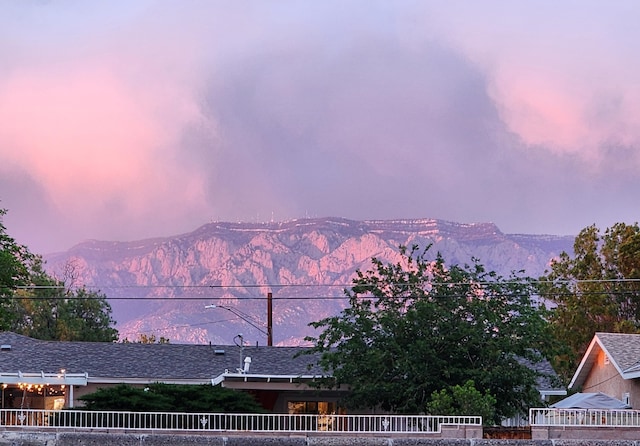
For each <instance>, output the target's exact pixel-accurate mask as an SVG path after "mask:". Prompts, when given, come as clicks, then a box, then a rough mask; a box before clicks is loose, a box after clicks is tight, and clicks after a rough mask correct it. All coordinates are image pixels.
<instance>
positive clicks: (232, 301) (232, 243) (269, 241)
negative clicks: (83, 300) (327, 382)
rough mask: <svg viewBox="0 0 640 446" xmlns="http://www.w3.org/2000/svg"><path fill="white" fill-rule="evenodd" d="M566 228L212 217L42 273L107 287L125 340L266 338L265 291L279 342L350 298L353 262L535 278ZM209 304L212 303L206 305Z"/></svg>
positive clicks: (64, 259) (60, 262) (78, 249)
mask: <svg viewBox="0 0 640 446" xmlns="http://www.w3.org/2000/svg"><path fill="white" fill-rule="evenodd" d="M573 241H574V237H573V236H554V235H526V234H504V233H502V232H501V231H500V230H499V229H498V227H497V226H496V225H494V224H492V223H472V224H463V223H454V222H449V221H444V220H435V219H412V220H368V221H355V220H348V219H344V218H316V219H299V220H291V221H285V222H271V223H231V222H212V223H209V224H205V225H203V226H201V227H199V228H198V229H196V230H195V231H193V232H190V233H187V234H181V235H176V236H172V237H161V238H151V239H146V240H140V241H133V242H113V241H97V240H89V241H85V242H83V243H80V244H78V245H76V246H74V247H72V248H71V249H69V250H68V251H65V252H60V253H56V254H51V255H48V256H45V260H46V262H47V263H46V267H47V270H48V271H49V272H50V273H51V274H53V275H55V276H57V277H60V278H66V280H67V282H68V283H70V282H72V284H75V285H78V284H79V285H84V286H86V287H88V288H89V289H92V290H99V291H101V292H102V293H104V294H106V296H107V297H108V298H109V302H110V304H111V306H112V308H113V316H114V318H115V320H116V321H117V324H116V328H117V329H118V331H119V333H120V336H121V338H123V339H124V338H127V339H129V340H131V341H135V340H138V339H139V338H140V336H141V335H146V336H151V335H153V336H155V337H156V338H160V337H164V338H167V339H169V341H170V342H172V343H209V342H211V343H214V344H230V343H232V342H234V339H235V340H237V337H236V336H237V335H239V334H242V336H243V339H244V341H245V342H250V343H252V344H253V343H256V344H260V345H264V344H265V343H266V320H267V293H271V294H272V296H273V306H272V315H273V340H274V345H300V344H302V343H303V339H304V337H305V336H306V335H311V334H313V333H314V332H313V330H312V329H311V328H310V327H309V326H308V324H309V323H310V322H312V321H317V320H319V319H322V318H324V317H327V316H330V315H334V314H337V313H338V312H339V311H340V310H341V309H342V308H344V305H345V304H346V303H347V300H346V299H345V294H344V289H345V288H348V287H349V286H350V284H351V280H352V278H353V277H354V274H355V273H356V271H357V270H362V271H366V270H367V269H369V268H370V267H371V259H372V258H374V257H375V258H377V259H379V260H381V261H383V262H384V263H387V262H396V261H397V260H398V259H399V249H398V248H399V246H400V245H404V246H411V245H414V244H417V245H418V246H420V247H426V246H427V245H432V247H431V248H430V250H429V251H428V255H429V256H433V257H434V258H435V256H436V253H438V252H440V253H441V254H442V256H443V258H444V259H445V261H446V263H447V264H465V263H471V262H472V259H473V258H477V259H479V261H480V262H481V263H482V264H483V265H484V266H485V267H486V269H487V270H493V271H496V272H497V273H499V274H501V275H503V276H508V275H509V274H510V273H511V272H512V271H521V270H522V271H524V273H525V274H526V275H529V276H531V277H538V276H540V275H541V274H543V273H544V272H545V270H546V269H547V268H548V266H549V263H550V261H551V259H553V258H554V257H556V256H557V255H558V254H560V253H561V252H562V251H566V252H572V246H573ZM210 305H215V307H213V308H205V306H210Z"/></svg>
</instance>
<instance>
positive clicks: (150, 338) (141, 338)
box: [122, 333, 170, 344]
mask: <svg viewBox="0 0 640 446" xmlns="http://www.w3.org/2000/svg"><path fill="white" fill-rule="evenodd" d="M122 343H123V344H131V343H135V344H169V343H170V342H169V338H165V337H164V336H160V337H159V338H156V335H154V334H152V335H146V334H144V333H141V334H139V335H138V340H137V341H130V340H129V338H124V339H123V340H122Z"/></svg>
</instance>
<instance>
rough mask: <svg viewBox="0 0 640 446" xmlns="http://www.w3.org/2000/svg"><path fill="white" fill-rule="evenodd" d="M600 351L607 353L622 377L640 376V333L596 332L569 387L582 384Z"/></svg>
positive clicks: (632, 377)
mask: <svg viewBox="0 0 640 446" xmlns="http://www.w3.org/2000/svg"><path fill="white" fill-rule="evenodd" d="M601 351H602V352H604V354H605V355H607V357H608V358H609V361H610V362H611V364H612V365H613V366H614V367H615V368H616V370H617V371H618V373H619V374H620V376H621V377H622V378H623V379H634V378H640V334H628V333H596V334H595V336H594V337H593V339H592V340H591V343H590V344H589V347H588V348H587V351H586V352H585V354H584V356H583V357H582V361H581V362H580V365H579V366H578V369H577V370H576V373H575V374H574V375H573V378H572V379H571V382H570V383H569V388H573V387H580V386H581V385H582V384H584V381H585V380H586V379H587V376H588V375H589V372H590V371H591V369H592V367H593V365H594V364H595V361H596V358H597V357H598V353H599V352H601Z"/></svg>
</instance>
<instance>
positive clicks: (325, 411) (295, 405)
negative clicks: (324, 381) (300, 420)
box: [287, 401, 336, 415]
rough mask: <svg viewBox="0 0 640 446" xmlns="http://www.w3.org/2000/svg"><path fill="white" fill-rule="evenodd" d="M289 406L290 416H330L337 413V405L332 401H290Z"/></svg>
mask: <svg viewBox="0 0 640 446" xmlns="http://www.w3.org/2000/svg"><path fill="white" fill-rule="evenodd" d="M287 406H288V407H287V409H288V412H289V413H290V414H297V413H305V414H317V415H330V414H335V413H336V403H334V402H331V401H289V402H288V403H287Z"/></svg>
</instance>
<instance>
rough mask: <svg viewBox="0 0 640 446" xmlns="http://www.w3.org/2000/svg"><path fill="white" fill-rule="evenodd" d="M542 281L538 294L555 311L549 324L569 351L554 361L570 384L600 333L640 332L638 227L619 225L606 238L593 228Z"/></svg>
mask: <svg viewBox="0 0 640 446" xmlns="http://www.w3.org/2000/svg"><path fill="white" fill-rule="evenodd" d="M573 251H574V256H573V257H571V256H570V255H569V254H567V253H566V252H562V253H561V254H560V256H559V258H558V259H557V260H555V261H553V262H552V263H551V267H550V270H549V271H547V272H546V275H545V276H543V277H541V282H540V283H541V286H540V293H541V294H542V295H543V296H545V297H546V298H547V299H549V300H550V301H551V302H552V303H553V305H554V306H555V308H554V310H553V312H552V316H551V319H550V320H551V324H552V327H553V332H554V333H555V336H556V338H557V339H558V341H559V342H560V343H561V344H563V345H565V346H566V349H565V351H564V352H563V353H562V354H559V355H557V356H556V357H555V358H554V365H555V367H556V369H557V371H558V373H559V374H560V375H561V376H562V377H563V378H564V379H565V380H568V379H569V378H570V377H571V375H572V374H573V372H574V371H575V367H576V366H577V365H578V361H579V360H580V358H581V357H582V356H583V355H584V353H585V351H586V349H587V346H588V345H589V342H590V341H591V339H592V338H593V336H594V334H595V333H596V332H614V333H638V332H640V227H638V224H637V223H636V224H634V225H626V224H624V223H616V224H615V225H613V226H612V227H611V228H608V229H606V231H605V233H604V235H601V233H600V230H599V229H598V228H597V227H596V226H595V225H591V226H588V227H586V228H584V229H583V230H582V231H580V233H579V234H578V236H577V237H576V239H575V242H574V246H573Z"/></svg>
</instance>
